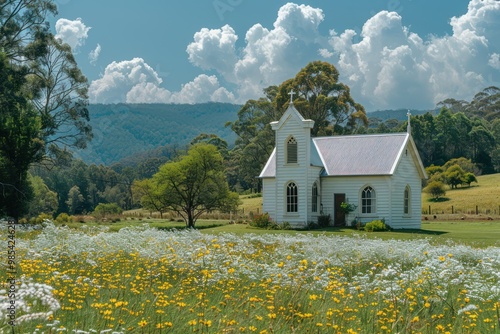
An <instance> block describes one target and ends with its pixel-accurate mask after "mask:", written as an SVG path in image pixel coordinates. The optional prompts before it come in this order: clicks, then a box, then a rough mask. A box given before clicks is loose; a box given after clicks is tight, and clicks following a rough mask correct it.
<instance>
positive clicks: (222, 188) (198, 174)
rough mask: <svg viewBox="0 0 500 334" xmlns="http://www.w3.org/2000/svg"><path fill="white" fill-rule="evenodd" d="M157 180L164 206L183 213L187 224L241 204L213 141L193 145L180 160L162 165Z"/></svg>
mask: <svg viewBox="0 0 500 334" xmlns="http://www.w3.org/2000/svg"><path fill="white" fill-rule="evenodd" d="M153 180H154V182H155V183H157V184H158V187H159V189H160V193H161V195H162V197H161V198H162V202H163V203H164V206H165V207H166V208H168V209H169V210H172V211H175V212H176V213H177V214H179V215H180V216H181V217H182V218H183V219H184V221H185V222H186V226H187V227H194V226H195V223H196V220H197V219H198V218H199V217H200V215H201V214H203V213H205V212H208V211H212V210H221V211H226V212H228V211H231V210H234V209H236V207H237V206H238V201H239V199H238V195H237V194H235V193H232V192H230V191H229V186H228V184H227V180H226V177H225V175H224V164H223V159H222V155H221V154H220V152H219V151H218V150H217V148H216V147H215V146H213V145H208V144H198V145H194V146H192V147H191V148H190V149H189V151H188V154H187V155H186V156H184V157H182V158H181V159H180V160H179V161H177V162H169V163H166V164H165V165H163V166H161V167H160V170H159V172H158V173H157V174H155V175H154V176H153Z"/></svg>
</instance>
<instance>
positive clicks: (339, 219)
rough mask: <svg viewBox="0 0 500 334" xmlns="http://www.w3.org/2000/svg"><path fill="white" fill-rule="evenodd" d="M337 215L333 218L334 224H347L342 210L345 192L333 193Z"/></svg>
mask: <svg viewBox="0 0 500 334" xmlns="http://www.w3.org/2000/svg"><path fill="white" fill-rule="evenodd" d="M333 197H334V201H335V203H334V208H335V216H334V220H333V225H334V226H345V213H344V212H343V211H342V209H341V207H340V204H342V202H345V194H333Z"/></svg>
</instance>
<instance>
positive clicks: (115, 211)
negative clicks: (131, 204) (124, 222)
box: [94, 203, 123, 218]
mask: <svg viewBox="0 0 500 334" xmlns="http://www.w3.org/2000/svg"><path fill="white" fill-rule="evenodd" d="M122 212H123V209H122V208H121V207H120V206H119V205H118V204H116V203H99V204H98V205H97V206H96V208H95V210H94V214H95V215H97V216H100V217H103V218H104V217H106V216H109V215H121V214H122Z"/></svg>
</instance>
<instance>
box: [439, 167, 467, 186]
mask: <svg viewBox="0 0 500 334" xmlns="http://www.w3.org/2000/svg"><path fill="white" fill-rule="evenodd" d="M444 177H445V179H446V183H447V184H448V185H449V186H450V187H451V188H452V189H453V188H457V186H458V185H460V184H462V183H464V177H465V171H464V170H463V169H462V167H460V166H459V165H453V166H451V167H449V168H448V169H447V170H446V172H445V174H444Z"/></svg>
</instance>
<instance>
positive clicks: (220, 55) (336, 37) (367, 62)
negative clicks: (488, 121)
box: [187, 0, 500, 110]
mask: <svg viewBox="0 0 500 334" xmlns="http://www.w3.org/2000/svg"><path fill="white" fill-rule="evenodd" d="M324 20H325V17H324V13H323V11H322V10H321V9H319V8H313V7H311V6H307V5H297V4H294V3H287V4H286V5H284V6H282V7H281V8H280V10H279V11H278V14H277V18H276V21H275V22H274V24H273V27H272V28H271V29H268V28H266V27H264V26H262V25H261V24H258V23H257V24H255V25H254V26H252V27H251V28H250V29H249V30H248V31H247V32H246V34H245V45H244V47H243V48H241V49H240V50H238V49H237V48H236V47H235V43H236V41H237V40H238V35H237V34H236V32H235V31H234V29H232V28H231V27H230V26H228V25H226V26H224V27H222V28H221V29H214V30H208V29H202V30H200V31H199V32H198V33H196V34H195V36H194V42H193V43H191V44H190V45H189V46H188V48H187V52H188V54H189V59H190V60H191V62H192V63H193V64H194V65H196V66H198V67H200V68H201V69H203V70H208V69H210V70H216V71H217V72H218V73H219V74H220V75H221V76H222V77H223V78H224V79H225V81H227V82H229V83H232V84H234V85H235V86H236V87H237V90H236V91H235V95H236V100H237V101H238V102H240V103H243V102H245V101H246V100H248V99H249V98H257V97H260V96H262V89H263V88H265V87H267V86H269V85H276V84H280V83H281V82H283V81H284V80H286V79H289V78H292V77H294V76H295V74H296V73H297V72H298V71H299V70H300V69H301V68H302V67H304V66H305V65H306V64H307V63H308V62H310V61H313V60H318V59H323V60H328V61H330V62H332V63H333V64H334V65H335V66H337V67H338V69H339V72H340V75H341V76H340V79H341V81H342V82H344V83H346V84H348V85H349V86H350V87H351V93H352V95H353V97H354V98H355V99H356V100H357V101H359V102H361V103H362V104H364V105H365V106H366V107H367V109H368V110H372V109H380V108H406V107H413V108H432V107H434V105H435V103H437V102H439V101H441V100H443V99H445V98H448V97H455V98H460V99H468V98H471V97H472V95H473V94H474V93H475V92H478V91H480V90H481V89H483V88H484V87H486V86H489V85H492V84H496V85H498V84H499V81H500V80H499V79H498V78H500V73H499V69H500V55H499V54H500V51H499V50H500V39H498V36H497V34H498V33H497V32H498V31H500V2H499V1H496V0H471V1H470V3H469V5H468V8H467V12H466V13H465V14H464V15H462V16H459V17H453V18H451V19H450V25H451V28H452V31H453V33H452V35H450V36H448V35H446V36H431V37H425V38H424V37H421V36H419V35H417V34H415V33H413V32H411V30H410V28H408V27H406V26H404V25H403V24H402V17H401V16H400V15H399V14H398V13H396V12H389V11H382V12H379V13H377V14H375V15H374V16H373V17H371V18H370V19H368V20H367V21H366V22H365V24H364V26H363V28H362V29H361V31H360V32H356V31H354V30H351V29H348V30H345V31H343V32H339V33H337V32H335V30H334V29H333V27H330V28H332V29H331V32H330V35H329V36H322V35H321V33H320V32H319V26H320V25H321V24H325V22H324ZM358 34H359V36H357V35H358ZM226 60H227V61H226Z"/></svg>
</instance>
